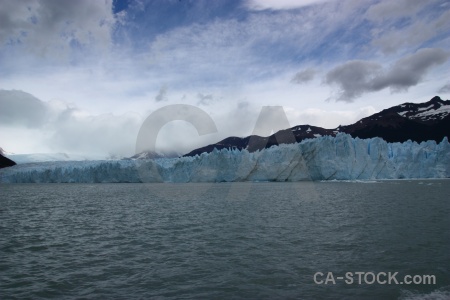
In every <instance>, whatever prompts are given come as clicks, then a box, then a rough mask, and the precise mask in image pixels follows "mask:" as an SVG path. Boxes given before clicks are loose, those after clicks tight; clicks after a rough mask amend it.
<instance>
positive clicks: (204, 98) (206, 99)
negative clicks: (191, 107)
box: [197, 93, 214, 105]
mask: <svg viewBox="0 0 450 300" xmlns="http://www.w3.org/2000/svg"><path fill="white" fill-rule="evenodd" d="M197 98H198V102H197V104H199V105H209V104H210V103H211V102H212V101H214V97H213V95H212V94H206V95H205V94H202V93H198V94H197Z"/></svg>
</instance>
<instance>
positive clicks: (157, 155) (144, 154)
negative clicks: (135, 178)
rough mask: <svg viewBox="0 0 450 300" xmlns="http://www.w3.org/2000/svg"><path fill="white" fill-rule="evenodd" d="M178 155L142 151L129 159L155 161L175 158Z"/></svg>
mask: <svg viewBox="0 0 450 300" xmlns="http://www.w3.org/2000/svg"><path fill="white" fill-rule="evenodd" d="M179 156H180V155H179V154H178V153H175V152H157V151H144V152H141V153H138V154H135V155H133V156H132V157H130V158H129V159H156V158H175V157H179Z"/></svg>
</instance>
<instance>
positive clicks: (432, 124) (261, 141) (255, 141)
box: [184, 96, 450, 156]
mask: <svg viewBox="0 0 450 300" xmlns="http://www.w3.org/2000/svg"><path fill="white" fill-rule="evenodd" d="M339 132H343V133H347V134H350V135H351V136H352V137H359V138H373V137H381V138H382V139H384V140H386V141H387V142H405V141H407V140H412V141H416V142H422V141H427V140H435V141H436V142H440V141H442V139H443V138H444V137H445V136H447V137H450V101H449V100H442V99H441V98H440V97H438V96H435V97H433V98H432V99H431V100H430V101H428V102H424V103H408V102H407V103H403V104H401V105H397V106H393V107H390V108H388V109H384V110H382V111H380V112H379V113H376V114H373V115H371V116H369V117H366V118H363V119H361V120H359V121H357V122H356V123H354V124H351V125H346V126H338V127H337V128H334V129H325V128H322V127H317V126H311V125H297V126H294V127H292V128H289V129H285V130H280V131H278V132H276V133H274V134H272V135H270V136H268V137H261V136H257V135H251V136H247V137H243V138H240V137H228V138H226V139H224V140H222V141H220V142H218V143H215V144H211V145H207V146H205V147H201V148H198V149H195V150H193V151H191V152H189V153H187V154H185V155H184V156H195V155H199V154H201V153H203V152H212V151H213V150H214V149H217V150H221V149H238V150H242V149H247V150H248V151H250V152H254V151H257V150H261V149H264V148H270V147H271V146H273V145H279V144H291V143H296V142H301V141H303V140H305V139H311V138H316V137H320V136H324V135H329V136H336V134H338V133H339Z"/></svg>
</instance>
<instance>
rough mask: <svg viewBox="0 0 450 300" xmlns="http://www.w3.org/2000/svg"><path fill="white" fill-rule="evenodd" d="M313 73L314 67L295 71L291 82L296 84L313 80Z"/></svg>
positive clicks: (314, 73)
mask: <svg viewBox="0 0 450 300" xmlns="http://www.w3.org/2000/svg"><path fill="white" fill-rule="evenodd" d="M315 75H316V71H315V70H314V69H311V68H309V69H306V70H303V71H300V72H298V73H296V74H295V75H294V77H292V79H291V82H292V83H297V84H303V83H307V82H309V81H311V80H313V79H314V76H315Z"/></svg>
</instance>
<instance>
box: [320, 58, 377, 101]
mask: <svg viewBox="0 0 450 300" xmlns="http://www.w3.org/2000/svg"><path fill="white" fill-rule="evenodd" d="M381 69H382V66H381V65H380V64H378V63H375V62H370V61H362V60H354V61H349V62H346V63H344V64H342V65H339V66H337V67H335V68H333V69H332V70H331V71H329V72H328V73H327V75H326V78H325V82H326V83H327V84H330V85H331V84H336V85H338V86H339V88H340V89H341V94H340V96H339V97H338V98H337V100H342V101H349V102H351V100H353V99H355V98H356V97H359V96H361V95H362V94H363V93H365V92H367V91H370V90H371V82H372V81H373V80H374V78H375V76H376V74H377V73H378V72H380V70H381Z"/></svg>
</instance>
